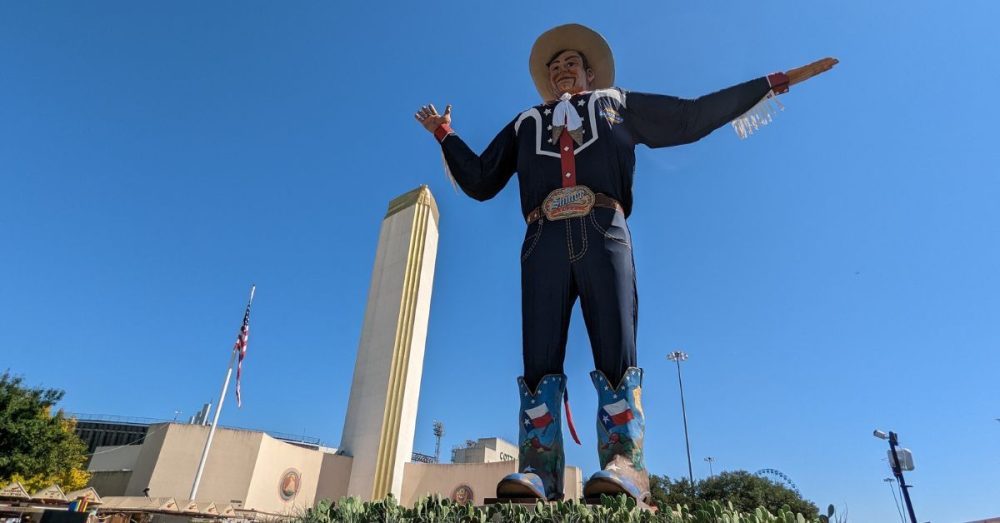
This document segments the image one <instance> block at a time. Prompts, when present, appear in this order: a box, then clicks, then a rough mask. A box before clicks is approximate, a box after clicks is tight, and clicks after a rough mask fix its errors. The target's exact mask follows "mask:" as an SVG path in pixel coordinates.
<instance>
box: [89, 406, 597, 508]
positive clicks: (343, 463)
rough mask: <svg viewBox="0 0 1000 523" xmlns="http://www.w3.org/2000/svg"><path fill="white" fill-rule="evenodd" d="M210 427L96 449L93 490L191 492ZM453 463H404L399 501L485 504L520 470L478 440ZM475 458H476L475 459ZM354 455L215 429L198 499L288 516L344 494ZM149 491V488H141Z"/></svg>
mask: <svg viewBox="0 0 1000 523" xmlns="http://www.w3.org/2000/svg"><path fill="white" fill-rule="evenodd" d="M208 430H209V427H207V426H203V425H187V424H180V423H161V424H155V425H151V426H150V427H149V432H148V433H147V436H146V439H145V440H144V441H143V443H142V444H141V445H127V446H124V447H98V448H97V450H96V451H95V454H94V457H93V459H92V460H91V462H90V465H89V467H88V469H89V470H90V472H91V473H92V477H91V482H90V485H91V486H93V487H94V488H95V489H96V490H97V492H99V493H100V495H101V496H103V497H104V498H105V499H109V498H111V497H113V496H133V497H143V496H145V495H147V494H148V495H149V496H150V497H151V498H175V499H177V500H182V499H185V498H186V497H187V494H188V493H189V492H190V491H191V482H192V481H193V479H194V474H195V471H196V470H197V468H198V460H199V458H200V457H201V449H202V448H203V447H204V445H205V439H206V438H207V437H208ZM462 450H465V451H468V452H465V453H463V454H460V456H461V458H460V459H464V460H467V461H464V462H462V463H452V464H428V463H413V462H406V461H404V462H403V463H401V464H400V465H401V468H402V470H403V473H402V475H401V481H400V485H401V490H400V495H399V496H397V499H399V501H400V503H402V504H404V505H412V504H413V502H414V501H416V500H418V499H420V498H422V497H425V496H428V495H431V494H439V495H441V496H445V497H451V498H453V499H459V500H462V501H466V500H468V501H471V502H473V503H475V504H480V505H481V504H482V503H483V501H484V499H485V498H490V497H493V496H494V494H495V492H496V485H497V482H499V481H500V479H501V478H503V477H504V476H506V475H507V474H510V473H512V472H514V471H515V470H516V469H517V462H516V461H515V460H514V459H507V457H508V456H511V454H509V452H515V453H516V447H514V446H513V445H512V444H510V443H509V442H506V441H504V440H502V439H498V438H483V439H480V440H478V441H477V442H476V445H475V446H472V447H466V448H464V449H462ZM476 459H480V461H473V460H476ZM353 462H354V458H352V457H350V456H344V455H340V454H338V453H337V451H336V450H335V449H330V448H323V447H318V448H317V447H312V446H300V445H296V444H292V443H288V442H285V441H281V440H277V439H274V438H272V437H271V436H268V435H267V434H265V433H263V432H256V431H248V430H234V429H226V428H219V429H218V430H217V431H216V433H215V440H214V442H213V443H212V452H211V453H210V454H209V457H208V462H207V463H206V465H205V471H204V473H203V476H202V480H201V488H200V489H199V491H198V500H197V501H198V502H202V503H209V502H211V503H215V505H216V506H220V507H221V506H225V505H232V506H233V507H234V508H235V509H236V510H237V511H239V512H243V511H248V512H259V513H265V514H276V515H291V514H296V513H300V512H302V511H304V510H305V509H307V508H310V507H312V506H314V505H315V504H316V502H317V501H319V500H322V499H340V498H341V497H344V496H347V495H349V487H348V483H349V481H350V479H351V476H352V465H353ZM565 481H566V496H567V498H570V499H573V498H579V497H580V496H581V495H582V492H583V487H582V483H581V482H582V473H581V471H580V469H579V468H577V467H567V468H566V480H565ZM147 488H148V489H149V490H148V491H146V490H145V489H147Z"/></svg>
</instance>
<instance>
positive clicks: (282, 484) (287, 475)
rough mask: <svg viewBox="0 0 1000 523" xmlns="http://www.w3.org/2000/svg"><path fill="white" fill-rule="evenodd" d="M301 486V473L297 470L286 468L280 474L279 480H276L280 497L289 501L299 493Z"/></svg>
mask: <svg viewBox="0 0 1000 523" xmlns="http://www.w3.org/2000/svg"><path fill="white" fill-rule="evenodd" d="M301 486H302V475H301V474H299V471H297V470H295V469H288V470H286V471H285V472H284V473H283V474H282V475H281V480H280V481H278V494H279V495H280V496H281V499H283V500H285V501H291V499H292V498H294V497H295V495H296V494H298V493H299V487H301Z"/></svg>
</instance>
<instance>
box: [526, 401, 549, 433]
mask: <svg viewBox="0 0 1000 523" xmlns="http://www.w3.org/2000/svg"><path fill="white" fill-rule="evenodd" d="M524 416H525V420H524V426H525V427H526V428H527V427H534V428H536V429H544V428H545V427H547V426H549V423H552V413H551V412H549V408H548V407H546V406H545V404H544V403H542V404H541V405H539V406H537V407H535V408H531V409H528V410H526V411H524Z"/></svg>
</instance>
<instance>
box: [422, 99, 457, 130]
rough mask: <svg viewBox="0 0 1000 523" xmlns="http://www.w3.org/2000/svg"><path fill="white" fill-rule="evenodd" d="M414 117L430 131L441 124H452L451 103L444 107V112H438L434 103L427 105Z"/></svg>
mask: <svg viewBox="0 0 1000 523" xmlns="http://www.w3.org/2000/svg"><path fill="white" fill-rule="evenodd" d="M413 117H414V118H416V119H417V121H418V122H420V125H423V126H424V129H427V130H428V131H430V132H432V133H433V132H434V130H435V129H437V128H438V126H439V125H441V124H448V125H451V105H449V106H447V107H445V108H444V114H438V112H437V109H435V108H434V104H429V105H425V106H423V107H421V108H420V110H419V111H417V112H416V113H414V114H413Z"/></svg>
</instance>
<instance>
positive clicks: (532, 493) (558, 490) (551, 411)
mask: <svg viewBox="0 0 1000 523" xmlns="http://www.w3.org/2000/svg"><path fill="white" fill-rule="evenodd" d="M517 384H518V391H519V392H520V395H521V409H520V413H521V414H520V417H519V418H520V429H519V431H518V438H517V442H518V454H517V464H518V472H515V473H514V474H510V475H508V476H507V477H505V478H503V479H502V480H500V483H498V484H497V497H498V498H536V499H540V500H556V499H562V497H563V472H564V468H565V465H566V459H565V457H564V456H563V439H562V415H561V412H562V409H561V404H560V401H561V400H562V399H563V394H565V391H566V376H564V375H562V374H546V375H545V376H543V377H542V379H541V381H539V382H538V386H537V387H536V388H535V390H534V392H532V391H531V389H529V388H528V386H527V385H526V384H525V383H524V378H517Z"/></svg>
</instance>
